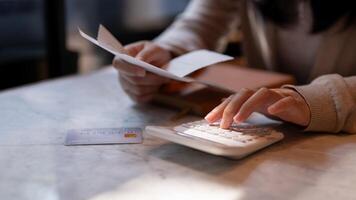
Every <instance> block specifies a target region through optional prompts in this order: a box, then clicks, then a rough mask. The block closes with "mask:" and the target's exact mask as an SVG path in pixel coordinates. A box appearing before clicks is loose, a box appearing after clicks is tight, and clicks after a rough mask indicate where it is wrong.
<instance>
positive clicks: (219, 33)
mask: <svg viewBox="0 0 356 200" xmlns="http://www.w3.org/2000/svg"><path fill="white" fill-rule="evenodd" d="M239 4H240V1H239V0H219V1H216V0H193V1H192V2H191V3H190V4H189V6H188V7H187V8H186V10H185V11H184V13H182V14H181V15H180V16H179V17H178V18H177V20H176V21H175V22H174V23H173V24H172V25H171V26H170V27H169V28H168V29H167V30H166V31H165V32H163V33H162V34H161V35H160V36H159V37H158V38H156V39H155V42H156V43H158V44H159V45H161V46H163V47H164V48H166V49H168V50H170V51H171V52H173V54H175V55H181V54H184V53H186V52H189V51H193V50H196V49H203V48H204V49H211V50H217V49H218V47H219V44H220V41H221V39H222V38H223V37H224V36H225V35H226V34H227V33H228V31H229V30H230V26H231V24H232V23H233V21H234V20H235V19H236V16H237V14H238V7H239Z"/></svg>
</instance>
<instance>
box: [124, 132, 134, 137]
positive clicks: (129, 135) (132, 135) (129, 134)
mask: <svg viewBox="0 0 356 200" xmlns="http://www.w3.org/2000/svg"><path fill="white" fill-rule="evenodd" d="M124 136H125V137H126V138H135V137H136V136H137V135H136V133H125V135H124Z"/></svg>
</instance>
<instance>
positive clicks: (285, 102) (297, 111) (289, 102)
mask: <svg viewBox="0 0 356 200" xmlns="http://www.w3.org/2000/svg"><path fill="white" fill-rule="evenodd" d="M268 112H269V113H270V114H271V115H274V116H277V117H279V118H280V119H282V120H284V121H288V122H292V123H296V124H299V125H302V126H307V125H308V123H309V119H308V116H305V114H308V113H305V112H303V109H302V107H301V106H300V103H299V102H298V101H297V100H296V99H294V98H293V97H291V96H289V97H285V98H283V99H281V100H279V101H277V102H276V103H274V104H272V105H271V106H269V107H268Z"/></svg>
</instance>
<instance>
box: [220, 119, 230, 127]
mask: <svg viewBox="0 0 356 200" xmlns="http://www.w3.org/2000/svg"><path fill="white" fill-rule="evenodd" d="M227 127H229V125H228V124H227V122H226V120H225V119H221V122H220V128H224V129H225V128H227Z"/></svg>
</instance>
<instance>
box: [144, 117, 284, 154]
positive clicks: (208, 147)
mask: <svg viewBox="0 0 356 200" xmlns="http://www.w3.org/2000/svg"><path fill="white" fill-rule="evenodd" d="M145 130H146V133H147V134H149V135H152V136H155V137H159V138H162V139H165V140H168V141H171V142H174V143H178V144H181V145H184V146H188V147H191V148H194V149H197V150H200V151H204V152H207V153H210V154H214V155H218V156H225V157H230V158H234V159H240V158H242V157H245V156H247V155H249V154H251V153H253V152H255V151H257V150H259V149H262V148H264V147H267V146H269V145H271V144H273V143H275V142H277V141H280V140H282V139H283V137H284V136H283V133H281V132H278V131H276V130H275V129H274V128H273V127H271V126H267V125H251V124H247V123H242V124H235V123H233V124H232V125H231V126H230V128H229V129H221V128H219V123H213V124H209V123H207V122H206V120H199V121H193V122H189V123H185V124H181V125H179V126H175V127H162V126H147V127H146V129H145Z"/></svg>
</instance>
